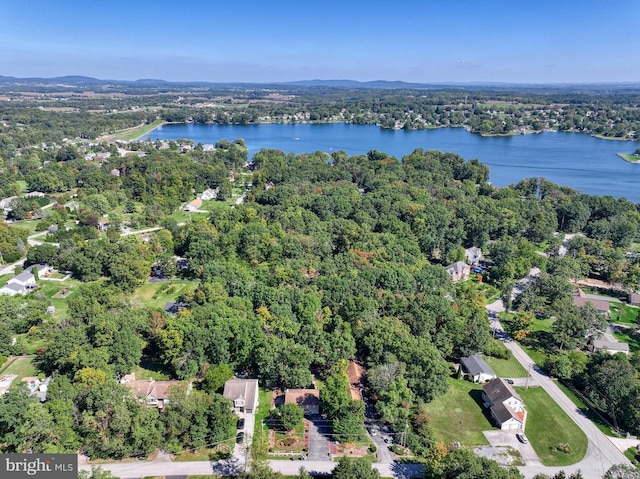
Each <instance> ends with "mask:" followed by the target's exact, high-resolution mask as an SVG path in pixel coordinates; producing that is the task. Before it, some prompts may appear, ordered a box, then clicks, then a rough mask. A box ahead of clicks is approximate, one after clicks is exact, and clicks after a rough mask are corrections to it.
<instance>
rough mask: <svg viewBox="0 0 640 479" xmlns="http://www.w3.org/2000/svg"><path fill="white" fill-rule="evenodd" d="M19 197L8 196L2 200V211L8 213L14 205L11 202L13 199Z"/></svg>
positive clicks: (0, 201)
mask: <svg viewBox="0 0 640 479" xmlns="http://www.w3.org/2000/svg"><path fill="white" fill-rule="evenodd" d="M16 198H17V196H9V197H8V198H3V199H1V200H0V208H2V213H3V214H5V215H6V214H8V213H9V212H10V211H11V209H12V207H11V202H12V201H13V200H15V199H16Z"/></svg>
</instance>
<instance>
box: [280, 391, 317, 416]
mask: <svg viewBox="0 0 640 479" xmlns="http://www.w3.org/2000/svg"><path fill="white" fill-rule="evenodd" d="M284 403H285V404H297V405H298V406H300V407H301V408H302V409H303V410H304V413H305V414H309V415H313V414H320V390H319V389H287V390H286V391H285V393H284Z"/></svg>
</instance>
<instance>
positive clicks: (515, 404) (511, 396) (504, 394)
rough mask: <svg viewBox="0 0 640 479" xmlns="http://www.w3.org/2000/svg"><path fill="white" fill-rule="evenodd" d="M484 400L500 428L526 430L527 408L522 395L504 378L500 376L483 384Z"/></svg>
mask: <svg viewBox="0 0 640 479" xmlns="http://www.w3.org/2000/svg"><path fill="white" fill-rule="evenodd" d="M482 401H483V402H484V406H485V407H486V408H488V409H489V411H491V417H492V418H493V420H494V421H495V422H496V424H497V425H498V427H499V428H500V429H502V430H508V429H521V430H523V431H524V428H525V425H526V423H527V410H526V409H525V408H524V403H523V402H522V399H521V398H520V396H518V394H517V393H516V392H515V390H514V389H513V388H512V387H511V386H510V385H509V383H507V382H506V381H505V380H504V379H501V378H498V379H495V380H493V381H490V382H488V383H486V384H485V385H484V386H482Z"/></svg>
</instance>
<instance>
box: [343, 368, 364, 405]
mask: <svg viewBox="0 0 640 479" xmlns="http://www.w3.org/2000/svg"><path fill="white" fill-rule="evenodd" d="M347 376H348V377H349V394H350V395H351V399H352V400H353V401H362V388H363V387H364V381H363V380H364V376H365V371H364V368H363V367H362V366H361V365H360V364H358V363H356V362H355V361H351V362H350V363H349V365H348V366H347Z"/></svg>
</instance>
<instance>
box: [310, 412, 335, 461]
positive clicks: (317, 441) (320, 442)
mask: <svg viewBox="0 0 640 479" xmlns="http://www.w3.org/2000/svg"><path fill="white" fill-rule="evenodd" d="M329 429H330V428H329V423H328V422H327V420H326V419H321V418H320V416H314V417H313V419H311V420H310V421H309V461H327V460H329V441H328V434H329V432H331V431H330V430H329Z"/></svg>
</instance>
